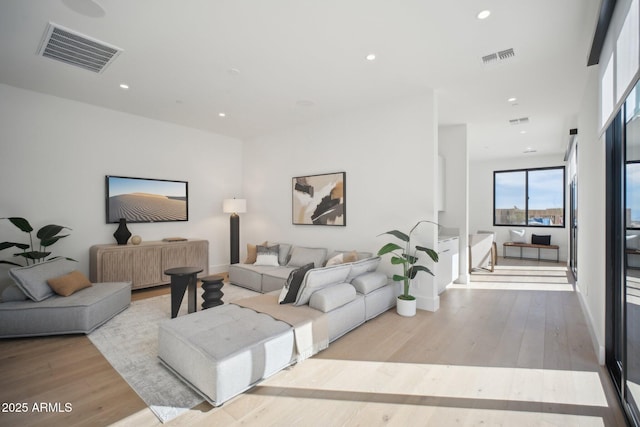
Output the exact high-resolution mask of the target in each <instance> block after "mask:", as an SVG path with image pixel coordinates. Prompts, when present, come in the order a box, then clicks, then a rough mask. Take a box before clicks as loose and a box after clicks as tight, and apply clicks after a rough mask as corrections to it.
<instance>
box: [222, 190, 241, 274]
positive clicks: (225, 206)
mask: <svg viewBox="0 0 640 427" xmlns="http://www.w3.org/2000/svg"><path fill="white" fill-rule="evenodd" d="M246 211H247V201H246V200H245V199H236V198H235V197H234V198H233V199H225V200H223V201H222V212H224V213H230V214H231V215H230V216H229V242H230V243H229V244H230V248H229V249H230V250H229V260H230V261H229V263H230V264H237V263H239V262H240V216H239V215H238V214H239V213H245V212H246Z"/></svg>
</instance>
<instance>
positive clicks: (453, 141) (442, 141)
mask: <svg viewBox="0 0 640 427" xmlns="http://www.w3.org/2000/svg"><path fill="white" fill-rule="evenodd" d="M438 151H439V153H440V155H441V156H442V157H444V159H445V188H444V190H445V191H444V194H445V197H444V210H443V211H441V212H439V213H438V223H439V224H440V225H442V226H443V227H448V228H457V229H458V230H459V233H460V239H459V243H460V247H459V274H460V276H459V277H458V280H457V283H467V282H468V281H469V252H468V250H467V247H468V246H469V209H468V205H467V204H468V200H469V176H468V174H469V150H468V148H467V125H455V126H441V127H440V128H439V129H438Z"/></svg>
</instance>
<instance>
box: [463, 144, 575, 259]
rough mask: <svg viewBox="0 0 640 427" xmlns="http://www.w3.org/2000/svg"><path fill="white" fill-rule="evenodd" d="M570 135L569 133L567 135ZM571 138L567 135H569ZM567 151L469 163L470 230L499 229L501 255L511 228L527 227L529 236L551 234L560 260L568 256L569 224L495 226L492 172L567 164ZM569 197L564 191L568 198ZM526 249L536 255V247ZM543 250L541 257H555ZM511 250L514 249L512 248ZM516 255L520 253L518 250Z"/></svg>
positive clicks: (528, 254) (498, 239) (499, 252)
mask: <svg viewBox="0 0 640 427" xmlns="http://www.w3.org/2000/svg"><path fill="white" fill-rule="evenodd" d="M567 138H568V137H567ZM567 141H568V139H567ZM563 158H564V155H553V156H535V155H530V154H527V155H524V154H523V155H522V156H521V157H518V158H513V159H499V160H485V161H475V162H474V161H473V160H472V161H471V162H470V164H469V231H470V232H471V233H475V232H476V231H477V230H493V231H495V232H496V242H497V245H498V255H500V256H502V243H504V242H508V241H510V240H511V238H510V236H509V230H511V229H522V228H524V229H525V230H526V235H527V239H528V240H531V234H550V235H551V243H553V244H555V245H559V246H560V253H559V257H560V260H566V259H567V256H568V250H569V244H568V233H569V231H568V228H551V227H544V228H539V227H522V226H517V227H516V226H514V227H505V226H500V227H494V226H493V172H494V171H499V170H509V169H525V168H542V167H552V166H564V165H565V162H564V160H563ZM567 197H568V191H567V194H565V200H568V199H567ZM568 206H569V204H568V203H566V206H565V224H566V223H567V221H568V218H569V216H568V212H567V211H566V209H568ZM529 251H530V252H525V253H524V255H525V256H529V257H531V256H537V255H538V253H537V250H535V249H530V250H529ZM546 252H547V253H545V254H542V255H541V256H542V257H546V258H550V259H551V258H553V256H554V255H555V254H554V253H552V252H551V251H546ZM510 253H511V252H510ZM515 255H518V254H517V253H516V254H515Z"/></svg>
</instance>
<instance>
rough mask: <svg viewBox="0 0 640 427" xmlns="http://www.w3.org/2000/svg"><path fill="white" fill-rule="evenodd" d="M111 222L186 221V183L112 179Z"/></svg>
mask: <svg viewBox="0 0 640 427" xmlns="http://www.w3.org/2000/svg"><path fill="white" fill-rule="evenodd" d="M108 203H109V218H108V221H109V222H118V221H119V219H120V218H126V220H127V221H128V222H161V221H186V220H187V219H188V218H187V183H186V182H175V181H159V180H150V179H138V178H120V177H109V198H108Z"/></svg>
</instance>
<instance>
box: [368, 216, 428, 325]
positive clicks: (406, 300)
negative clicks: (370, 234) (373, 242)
mask: <svg viewBox="0 0 640 427" xmlns="http://www.w3.org/2000/svg"><path fill="white" fill-rule="evenodd" d="M423 223H430V224H434V225H438V224H436V223H435V222H432V221H427V220H422V221H418V222H417V223H416V225H414V226H413V228H412V229H411V230H410V231H409V234H405V233H403V232H401V231H398V230H391V231H387V232H386V233H382V234H391V235H392V236H394V237H396V238H398V239H400V240H401V241H403V242H404V248H403V247H402V246H399V245H398V244H396V243H387V244H386V245H384V246H383V247H382V248H380V250H379V251H378V255H379V256H382V255H385V254H388V253H391V254H393V255H392V256H391V264H393V265H398V264H401V265H402V274H401V275H400V274H394V275H393V280H394V281H396V282H402V283H403V292H402V294H401V295H399V296H398V303H397V311H398V314H400V315H401V316H407V317H410V316H415V314H416V298H415V297H414V296H413V295H411V294H410V293H409V286H410V285H411V281H412V280H413V279H414V278H415V277H416V275H417V274H418V272H420V271H424V272H425V273H428V274H430V275H432V276H433V275H434V274H433V272H432V271H431V270H430V269H429V268H427V267H426V266H424V265H420V264H416V262H417V261H418V251H421V252H424V253H426V254H427V255H428V256H429V258H431V259H432V260H433V262H438V253H437V252H436V251H434V250H433V249H431V248H427V247H424V246H419V245H416V246H411V234H412V233H413V232H414V231H415V230H416V228H418V226H419V225H420V224H423ZM382 234H379V236H381V235H382ZM397 251H400V252H397Z"/></svg>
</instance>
